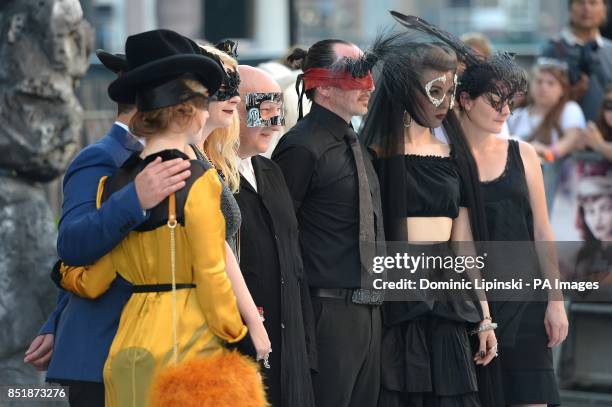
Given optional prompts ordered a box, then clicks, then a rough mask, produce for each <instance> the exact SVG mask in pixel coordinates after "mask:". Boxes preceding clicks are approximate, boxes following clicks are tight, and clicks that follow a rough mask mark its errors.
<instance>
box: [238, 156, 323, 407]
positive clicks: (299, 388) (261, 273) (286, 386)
mask: <svg viewBox="0 0 612 407" xmlns="http://www.w3.org/2000/svg"><path fill="white" fill-rule="evenodd" d="M251 160H252V163H253V169H254V171H255V179H256V181H257V191H255V189H253V187H252V186H251V184H249V182H248V181H247V180H246V179H244V178H243V177H241V179H240V191H239V192H238V194H236V200H237V201H238V205H239V206H240V210H241V212H242V225H241V227H240V241H239V254H240V269H241V271H242V273H243V275H244V279H245V282H246V285H247V287H248V288H249V291H250V293H251V295H252V296H253V301H254V302H255V305H257V306H258V307H260V308H262V309H263V316H264V318H265V321H264V326H265V328H266V331H267V332H268V337H269V338H270V342H271V343H272V353H271V354H270V359H269V361H270V369H265V368H262V369H261V373H262V375H263V376H264V385H265V386H266V388H267V395H268V401H269V402H270V403H271V405H272V406H273V407H284V406H296V407H313V406H314V395H313V390H312V382H311V371H310V369H311V367H314V363H315V361H316V359H317V358H316V353H315V352H316V350H315V348H314V347H315V339H314V315H313V311H312V304H311V302H310V295H309V292H308V284H307V282H306V279H305V276H304V267H303V265H302V256H301V253H300V246H299V241H298V224H297V219H296V217H295V212H294V210H293V201H292V200H291V195H290V194H289V190H288V188H287V185H286V183H285V179H284V177H283V174H282V172H281V170H280V168H279V167H278V165H277V164H276V163H274V162H272V161H271V160H269V159H267V158H265V157H262V156H254V157H252V158H251ZM243 345H244V346H241V347H240V348H239V349H240V350H242V351H243V352H245V353H247V354H248V353H250V354H251V355H252V356H254V354H253V349H252V345H251V343H250V341H243Z"/></svg>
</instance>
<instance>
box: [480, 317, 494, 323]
mask: <svg viewBox="0 0 612 407" xmlns="http://www.w3.org/2000/svg"><path fill="white" fill-rule="evenodd" d="M487 319H488V320H489V321H490V322H493V320H492V319H491V317H490V316H488V315H485V316H484V318H482V320H483V321H486V320H487Z"/></svg>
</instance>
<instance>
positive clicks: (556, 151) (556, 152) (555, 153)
mask: <svg viewBox="0 0 612 407" xmlns="http://www.w3.org/2000/svg"><path fill="white" fill-rule="evenodd" d="M550 151H551V152H552V153H553V157H555V160H558V159H559V158H561V153H559V149H558V148H557V144H556V143H555V144H551V145H550Z"/></svg>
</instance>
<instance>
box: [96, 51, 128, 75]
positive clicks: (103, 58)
mask: <svg viewBox="0 0 612 407" xmlns="http://www.w3.org/2000/svg"><path fill="white" fill-rule="evenodd" d="M96 56H97V57H98V59H99V60H100V62H102V65H104V66H105V67H106V68H108V69H109V70H111V71H113V72H114V73H119V72H125V71H127V67H128V65H127V60H126V59H125V55H124V54H111V53H110V52H106V51H104V50H103V49H97V50H96Z"/></svg>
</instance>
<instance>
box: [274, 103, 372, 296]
mask: <svg viewBox="0 0 612 407" xmlns="http://www.w3.org/2000/svg"><path fill="white" fill-rule="evenodd" d="M348 127H349V124H348V123H347V122H346V121H344V119H342V118H341V117H339V116H338V115H336V114H335V113H332V112H331V111H329V110H327V109H325V108H323V107H321V106H319V105H317V104H315V103H313V105H312V109H311V110H310V113H309V114H307V115H306V116H305V117H304V118H303V119H302V120H300V121H299V122H298V123H297V124H296V125H295V126H294V127H293V128H292V129H291V130H290V131H289V132H287V134H285V136H284V137H283V138H281V141H280V142H279V144H278V146H277V147H276V149H275V150H274V154H273V155H272V159H273V160H274V161H276V163H277V164H278V165H279V166H280V167H281V169H282V170H283V173H284V175H285V180H286V181H287V185H288V187H289V192H290V193H291V197H292V199H293V203H294V206H295V210H296V213H297V218H298V223H299V229H300V244H301V247H302V258H303V261H304V269H305V271H306V274H307V277H308V282H309V284H310V286H311V287H319V288H359V287H360V285H361V275H360V267H361V264H360V260H359V240H358V238H359V190H358V178H357V168H356V166H355V161H354V158H353V152H352V151H351V147H350V146H349V144H348V142H347V141H346V140H345V138H344V135H345V133H346V132H347V129H348ZM364 150H365V149H364ZM364 153H365V151H364ZM364 158H365V157H364ZM366 159H367V158H366ZM375 181H376V180H375Z"/></svg>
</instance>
